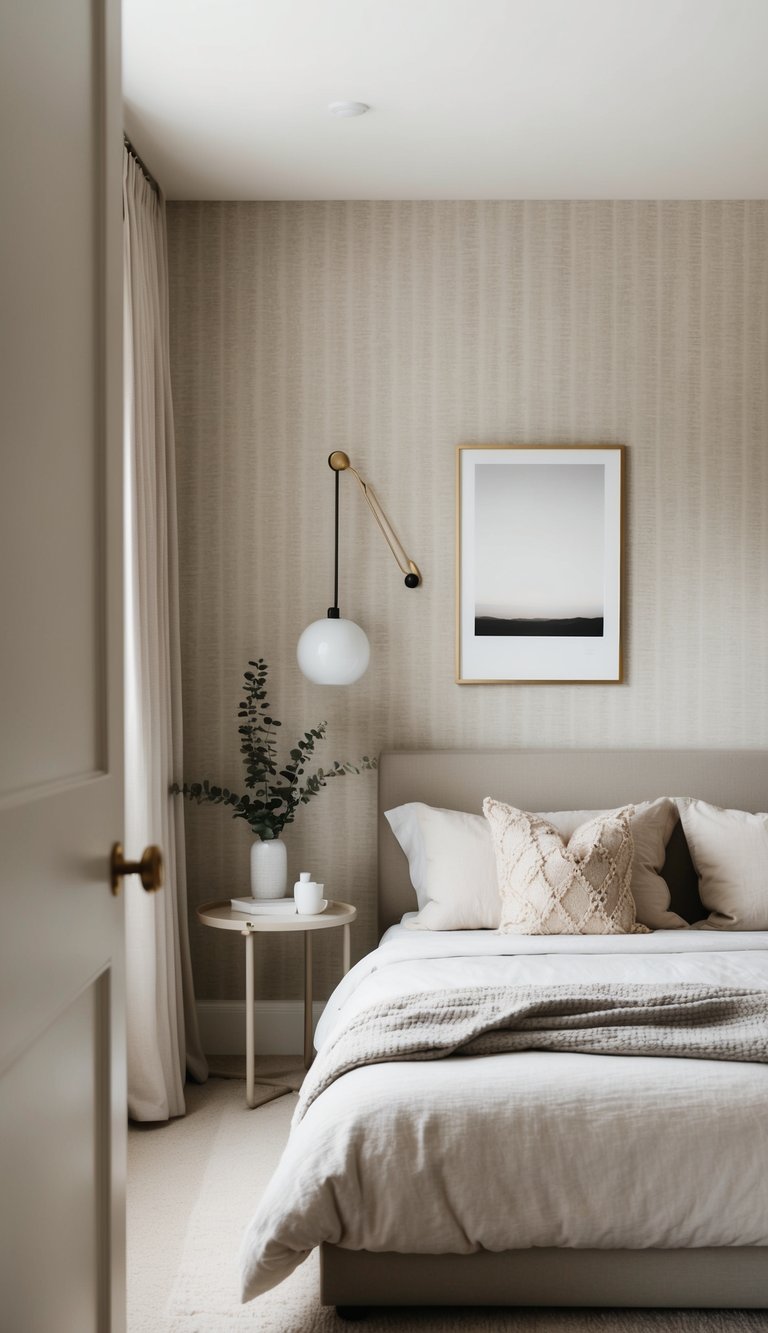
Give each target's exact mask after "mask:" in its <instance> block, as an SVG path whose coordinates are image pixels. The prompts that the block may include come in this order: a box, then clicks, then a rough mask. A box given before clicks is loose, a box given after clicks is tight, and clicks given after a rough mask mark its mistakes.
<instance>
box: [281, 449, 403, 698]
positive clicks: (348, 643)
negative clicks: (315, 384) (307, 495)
mask: <svg viewBox="0 0 768 1333" xmlns="http://www.w3.org/2000/svg"><path fill="white" fill-rule="evenodd" d="M328 466H329V467H330V468H331V470H332V471H333V473H334V474H335V475H334V482H335V506H336V508H335V528H334V547H333V606H331V607H329V608H328V615H327V616H326V618H325V620H315V621H313V623H312V624H311V625H308V626H307V628H306V629H305V630H304V633H303V634H302V636H301V638H300V639H299V642H298V646H297V648H296V656H297V658H298V662H299V666H300V668H301V670H302V672H303V673H304V675H305V676H306V677H307V679H308V680H313V681H314V682H315V683H316V684H317V685H351V684H352V683H353V681H356V680H359V679H360V677H361V676H362V675H363V674H364V672H365V671H366V670H367V667H368V662H369V659H370V655H371V647H370V644H369V642H368V636H367V634H366V633H365V631H364V630H362V629H361V628H360V626H359V625H356V624H355V622H354V620H344V619H343V617H342V616H340V615H339V474H340V473H342V472H351V473H352V476H353V477H354V478H355V479H356V481H357V483H358V485H359V487H360V489H361V491H362V492H363V495H364V497H365V500H366V503H367V505H368V508H369V509H370V511H371V513H372V514H373V517H374V518H375V519H376V522H377V523H378V525H379V528H380V529H381V531H382V533H383V535H384V540H385V541H386V543H387V545H388V547H389V549H390V551H391V552H392V554H393V556H394V557H395V560H396V561H397V564H398V566H399V568H400V570H401V572H402V573H403V574H404V575H405V586H406V588H418V586H419V584H420V583H421V574H420V573H419V570H418V568H417V566H416V565H415V564H414V563H413V561H412V560H411V559H410V557H409V556H408V555H406V552H405V551H404V550H403V546H402V543H401V542H400V540H399V538H398V537H397V535H396V533H395V531H394V529H393V527H392V524H391V523H390V521H389V519H388V518H387V516H386V514H385V513H384V510H383V509H382V507H381V505H380V504H379V501H378V499H377V497H376V493H375V491H374V489H373V487H372V486H369V485H368V484H367V482H365V481H363V479H362V477H361V476H360V473H359V472H357V471H356V470H355V468H353V466H352V464H351V463H350V461H349V458H348V457H347V455H346V454H344V453H342V452H341V450H340V449H337V450H335V451H334V452H333V453H332V454H331V455H330V457H329V459H328Z"/></svg>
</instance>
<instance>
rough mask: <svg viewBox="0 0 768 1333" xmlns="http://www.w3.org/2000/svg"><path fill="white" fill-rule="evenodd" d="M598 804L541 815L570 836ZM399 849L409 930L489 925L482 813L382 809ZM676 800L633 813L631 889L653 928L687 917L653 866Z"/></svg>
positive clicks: (493, 884) (495, 897) (493, 903)
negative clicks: (411, 893)
mask: <svg viewBox="0 0 768 1333" xmlns="http://www.w3.org/2000/svg"><path fill="white" fill-rule="evenodd" d="M606 813H609V812H608V811H603V810H556V811H552V812H546V813H544V814H543V815H542V818H543V819H546V820H548V821H549V823H550V824H553V825H554V827H555V828H556V829H557V831H558V832H559V833H560V834H561V835H562V836H563V838H564V839H565V840H566V842H567V841H568V839H569V838H570V837H571V834H572V833H573V832H574V831H575V830H576V828H578V826H579V825H580V824H584V823H586V822H587V821H588V820H589V819H592V818H594V816H595V815H597V814H606ZM385 814H386V818H387V820H388V821H389V824H390V827H391V828H392V832H393V833H394V835H395V837H396V838H397V840H398V842H399V843H400V846H401V847H402V849H403V851H404V852H405V855H406V856H407V858H408V866H409V870H410V875H411V883H412V884H413V887H414V889H415V890H416V900H417V904H418V908H419V911H418V915H417V916H415V917H414V918H412V920H411V921H409V922H407V923H406V924H407V925H409V926H410V927H411V929H414V930H483V929H485V930H489V929H490V930H493V929H495V928H496V927H497V926H498V924H499V919H500V910H501V904H500V900H499V886H498V880H497V877H496V858H495V855H494V850H493V842H492V840H491V830H490V826H489V824H488V822H487V820H486V819H484V818H483V816H482V815H472V814H467V813H465V812H464V811H460V810H441V809H438V808H436V807H435V806H430V805H425V804H424V803H423V802H421V801H411V802H409V803H408V804H407V805H400V806H397V808H396V809H394V810H387V811H386V812H385ZM677 817H678V813H677V806H676V805H675V803H674V801H672V800H670V799H669V798H668V797H666V796H662V797H660V798H659V799H658V800H655V801H643V802H642V803H641V804H640V805H637V806H635V810H634V814H633V815H632V818H631V827H632V836H633V838H634V843H635V856H634V862H633V867H632V895H633V897H634V899H635V907H636V912H637V919H638V921H641V922H642V923H643V925H646V926H650V927H652V929H654V930H664V929H666V930H673V929H677V928H680V927H682V926H686V925H687V922H686V921H684V920H683V918H682V917H680V916H677V914H676V913H675V912H671V911H670V910H669V889H668V888H667V885H666V883H665V881H664V880H663V879H662V877H661V875H660V874H659V871H660V870H661V868H662V866H663V864H664V857H665V855H666V847H667V843H668V841H669V838H670V836H671V833H672V830H673V828H674V826H675V824H676V823H677Z"/></svg>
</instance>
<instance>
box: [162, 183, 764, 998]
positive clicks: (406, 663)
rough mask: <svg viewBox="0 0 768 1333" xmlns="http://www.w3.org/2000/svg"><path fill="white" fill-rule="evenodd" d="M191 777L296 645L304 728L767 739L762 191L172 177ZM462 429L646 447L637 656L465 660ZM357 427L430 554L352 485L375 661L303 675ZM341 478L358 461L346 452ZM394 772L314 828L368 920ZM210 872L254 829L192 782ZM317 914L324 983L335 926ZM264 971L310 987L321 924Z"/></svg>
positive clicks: (317, 866) (632, 635) (357, 445)
mask: <svg viewBox="0 0 768 1333" xmlns="http://www.w3.org/2000/svg"><path fill="white" fill-rule="evenodd" d="M168 213H169V232H170V273H171V309H172V360H173V387H174V396H175V407H176V426H177V449H178V460H179V509H180V541H181V569H182V581H181V597H182V608H181V609H182V634H183V638H182V645H183V665H184V708H185V754H186V774H185V776H186V777H187V778H188V779H194V778H197V777H201V776H211V777H217V778H220V779H221V780H222V781H224V782H226V783H227V784H230V785H231V786H232V787H233V788H234V789H236V790H237V788H238V784H239V783H240V758H239V752H238V742H237V735H236V719H235V705H236V701H237V698H238V689H239V683H240V678H241V673H242V670H243V669H244V667H245V664H246V660H247V658H249V657H255V656H259V655H262V656H264V657H265V658H266V659H267V661H268V662H269V664H270V667H271V669H272V696H273V700H272V701H273V703H274V707H275V711H276V715H277V716H278V717H280V718H282V719H283V723H284V729H283V735H284V736H285V735H286V733H290V732H291V731H294V730H295V731H297V732H298V731H299V730H303V729H304V727H306V726H308V725H310V724H312V723H314V722H315V721H317V720H319V719H321V718H327V719H328V722H329V733H330V741H329V742H328V744H327V746H326V750H325V757H326V758H328V759H330V758H333V757H335V756H338V757H350V758H352V757H355V756H356V755H359V754H362V753H363V752H376V751H378V750H379V749H381V748H385V747H388V748H393V747H401V748H402V747H407V746H458V747H460V746H499V747H517V746H549V747H556V746H564V747H586V746H608V747H618V746H654V745H658V746H672V747H674V746H693V747H696V746H712V747H719V746H721V747H731V746H732V747H757V746H766V745H768V614H766V613H767V612H768V606H767V604H766V593H767V592H768V313H767V297H768V203H763V202H758V203H746V204H741V203H733V202H728V203H724V204H721V203H697V202H692V203H681V202H667V203H661V204H655V203H649V202H640V203H631V202H622V203H610V202H596V203H590V202H577V203H568V202H563V203H558V202H554V203H496V202H491V203H483V202H469V203H466V202H463V203H456V204H454V203H445V202H438V203H401V202H398V203H359V202H354V203H274V204H263V203H242V204H239V203H222V204H210V203H202V204H196V203H178V204H171V205H170V206H169V210H168ZM460 442H465V443H469V442H488V443H494V442H495V443H505V442H510V443H527V442H530V443H541V444H546V443H590V442H593V443H596V442H601V443H611V442H622V443H625V444H626V445H627V446H628V449H627V454H628V458H627V461H628V487H627V494H628V523H627V542H626V569H627V581H626V596H625V608H624V609H625V619H624V626H625V637H624V647H625V664H626V681H625V683H624V684H623V685H620V686H616V685H613V686H608V685H607V686H599V685H582V686H555V685H542V686H527V687H524V686H495V687H482V686H479V687H471V686H463V687H459V686H457V685H455V684H454V676H453V657H454V654H453V647H454V645H453V638H454V563H453V561H454V450H455V446H456V445H457V444H458V443H460ZM333 448H343V449H346V450H347V451H348V452H349V453H350V455H351V456H352V460H353V462H355V463H356V464H358V465H359V467H360V469H361V471H362V472H363V473H364V475H366V476H368V477H369V478H370V479H371V481H373V482H374V484H375V485H376V487H377V489H378V491H379V493H380V495H381V497H382V499H383V501H384V503H385V505H386V507H387V509H388V510H389V512H390V513H391V515H392V517H393V520H394V521H395V525H396V527H397V528H398V530H399V531H400V533H401V535H402V537H403V540H404V543H405V546H406V548H407V549H408V550H409V551H411V552H412V553H413V555H414V558H415V559H416V561H417V563H418V564H419V565H420V567H421V569H422V571H423V574H424V586H423V588H421V589H420V590H418V591H417V592H407V591H406V590H405V588H404V587H403V584H402V579H401V577H400V575H399V574H398V572H397V570H396V568H395V566H394V563H393V562H392V560H391V557H390V555H389V552H388V551H387V549H386V547H385V546H384V543H383V542H382V541H381V539H380V537H379V535H378V533H377V532H376V530H375V528H374V526H373V524H372V522H371V520H370V517H369V515H368V514H367V513H366V512H365V509H364V506H363V504H362V500H361V497H360V496H359V495H358V494H356V493H355V492H354V491H353V489H352V485H351V483H350V484H349V485H347V486H345V487H344V489H343V493H342V500H343V549H342V562H343V563H342V571H341V605H342V612H343V613H346V614H348V615H350V616H352V617H353V618H355V619H359V621H360V622H361V623H362V624H363V625H364V626H365V628H366V629H367V631H368V633H369V636H370V639H371V645H372V651H373V659H372V666H371V669H370V670H369V672H368V674H367V675H366V676H365V677H364V678H363V680H362V681H361V682H359V683H358V684H357V685H355V686H353V687H351V688H349V689H346V690H334V689H322V688H320V687H318V686H313V685H311V684H309V683H308V682H307V681H305V680H304V679H303V678H302V677H301V676H300V674H299V671H298V668H297V667H296V664H295V643H296V639H297V638H298V635H299V633H300V631H301V629H302V628H303V627H304V625H305V624H307V623H308V622H309V621H310V620H313V619H316V618H317V617H318V616H321V615H323V614H324V612H325V608H326V607H327V606H328V605H329V603H330V601H331V600H332V597H331V586H332V585H331V553H332V488H333V482H332V477H331V474H330V471H329V469H328V467H327V464H326V458H327V455H328V453H329V452H330V451H331V449H333ZM343 480H344V479H342V482H343ZM374 803H375V776H374V775H371V774H367V775H363V776H362V777H359V778H350V779H349V780H346V779H345V780H344V781H343V782H341V783H338V784H337V785H336V787H335V788H328V789H327V790H326V791H324V792H322V793H321V794H320V796H319V797H318V798H317V799H316V801H315V802H313V804H312V805H310V806H308V807H306V808H304V809H302V810H301V811H300V813H299V817H298V819H297V822H296V824H295V825H294V826H293V827H292V829H291V830H290V831H289V837H288V842H289V855H290V870H291V876H292V877H293V873H294V872H297V871H298V870H299V869H304V868H307V869H311V870H312V871H313V872H314V873H315V875H316V876H317V877H318V878H322V879H324V880H325V883H326V884H327V886H328V888H329V890H330V892H331V893H332V895H333V896H335V897H337V898H342V899H346V900H348V901H350V902H354V903H356V904H357V906H358V909H359V912H360V919H359V924H358V925H357V926H356V927H355V930H354V932H353V949H354V952H355V953H356V954H358V955H359V954H361V953H363V952H364V951H366V950H367V949H368V948H370V947H371V946H372V945H373V943H374V942H375V940H374V916H375V912H374V898H373V893H374V865H375V847H374ZM187 830H188V860H189V880H190V894H191V900H192V902H200V901H203V900H204V899H206V898H214V897H226V896H228V895H229V894H230V893H231V892H232V891H234V890H238V891H244V890H246V888H247V853H248V843H249V835H248V830H247V827H246V826H245V825H244V824H243V823H242V822H240V821H237V822H233V821H232V820H231V819H230V818H229V817H228V815H226V814H225V813H224V812H223V811H222V810H221V809H210V808H208V809H206V808H198V807H188V809H187ZM335 934H336V933H335V932H331V933H329V935H327V936H325V937H322V938H318V951H317V952H318V956H319V971H320V976H319V979H318V993H319V994H327V992H328V990H329V988H330V986H331V985H332V984H333V982H334V980H335V979H336V976H337V969H338V962H339V953H340V944H341V942H340V940H338V939H336V938H335ZM232 946H233V941H232V939H231V938H228V937H224V938H223V937H222V936H221V934H220V933H218V932H214V931H202V930H201V929H200V928H199V927H197V926H196V925H195V926H194V927H193V956H194V963H195V971H196V982H197V990H198V996H199V997H200V998H204V999H224V998H240V997H241V995H242V989H241V987H242V973H241V970H240V969H241V959H240V950H239V949H235V948H233V947H232ZM257 947H258V958H257V969H258V974H259V975H258V987H259V990H258V993H259V994H260V995H261V996H262V997H265V998H272V999H279V998H293V997H298V995H299V994H300V993H301V973H300V946H299V944H298V941H296V940H293V939H290V938H287V937H274V938H269V939H267V940H266V941H265V940H260V941H257Z"/></svg>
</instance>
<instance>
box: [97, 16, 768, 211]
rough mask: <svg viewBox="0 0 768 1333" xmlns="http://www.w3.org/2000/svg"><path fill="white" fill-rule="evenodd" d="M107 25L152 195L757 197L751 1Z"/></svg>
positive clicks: (759, 139)
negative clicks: (350, 106)
mask: <svg viewBox="0 0 768 1333" xmlns="http://www.w3.org/2000/svg"><path fill="white" fill-rule="evenodd" d="M123 29H124V34H123V60H124V91H125V127H126V130H127V132H128V134H129V136H130V137H131V139H132V141H133V143H134V145H135V147H136V148H137V150H138V151H139V152H140V153H141V154H142V156H143V157H144V159H145V161H146V162H147V165H148V166H149V167H150V169H151V170H152V171H153V172H154V174H155V175H156V176H157V178H158V179H159V181H160V183H161V185H162V186H163V189H164V190H165V192H166V194H167V195H168V197H169V198H172V199H602V198H609V199H627V198H631V199H643V198H670V199H686V198H694V199H701V198H704V199H707V198H708V199H711V198H751V199H754V198H768V0H123ZM340 99H345V100H346V99H351V100H357V101H363V102H367V103H368V104H369V105H370V107H371V110H370V111H369V113H368V114H367V115H365V116H361V117H359V118H356V119H335V118H333V117H332V116H330V115H329V114H328V110H327V106H328V103H329V102H332V101H335V100H340Z"/></svg>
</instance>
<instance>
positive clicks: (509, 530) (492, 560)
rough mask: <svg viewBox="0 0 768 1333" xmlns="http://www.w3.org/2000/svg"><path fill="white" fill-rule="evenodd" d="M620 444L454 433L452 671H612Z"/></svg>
mask: <svg viewBox="0 0 768 1333" xmlns="http://www.w3.org/2000/svg"><path fill="white" fill-rule="evenodd" d="M623 461H624V448H623V446H622V445H620V444H593V445H588V444H585V445H581V444H573V445H565V444H564V445H528V444H520V445H513V444H509V445H507V444H460V445H459V446H458V449H457V453H456V482H457V485H456V501H457V531H458V541H457V543H456V680H457V682H458V683H459V684H460V685H491V684H510V685H511V684H528V685H533V684H537V683H544V682H545V681H553V682H554V681H562V682H568V683H570V684H580V683H583V684H590V683H595V682H597V681H612V682H614V683H618V682H619V681H620V680H621V678H622V662H621V577H622V576H621V541H622V537H621V522H622V510H623V498H622V490H623V481H622V472H623Z"/></svg>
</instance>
